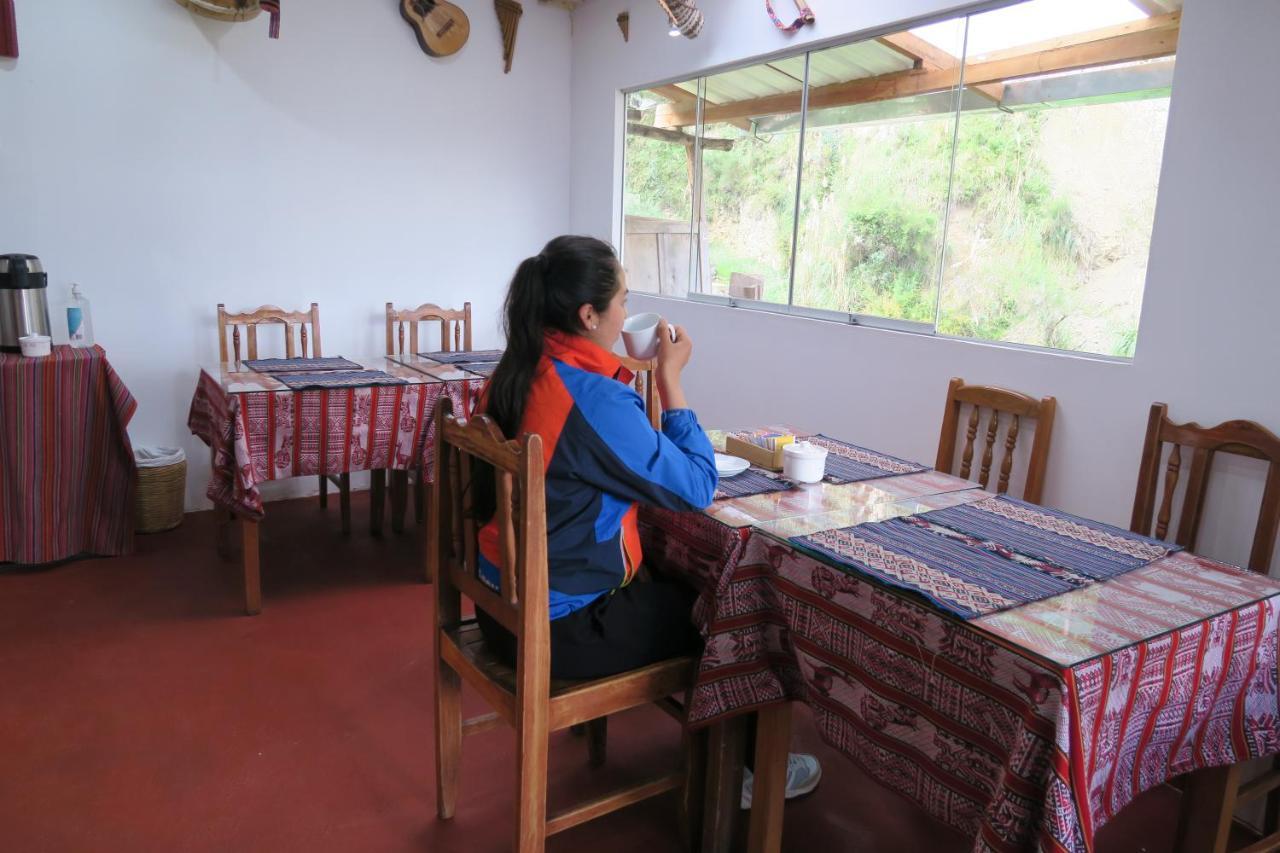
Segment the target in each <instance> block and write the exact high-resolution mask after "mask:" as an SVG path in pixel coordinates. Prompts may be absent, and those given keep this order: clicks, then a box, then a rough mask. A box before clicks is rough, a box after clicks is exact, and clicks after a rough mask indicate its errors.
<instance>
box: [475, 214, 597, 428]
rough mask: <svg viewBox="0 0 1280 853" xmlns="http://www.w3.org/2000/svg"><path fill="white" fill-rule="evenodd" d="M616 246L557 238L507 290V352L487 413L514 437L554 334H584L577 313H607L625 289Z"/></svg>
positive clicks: (524, 263)
mask: <svg viewBox="0 0 1280 853" xmlns="http://www.w3.org/2000/svg"><path fill="white" fill-rule="evenodd" d="M620 269H621V268H620V267H619V266H618V257H617V255H615V254H614V253H613V247H612V246H610V245H609V244H608V243H606V242H604V241H603V240H597V239H595V238H594V237H575V236H565V237H556V238H555V239H554V240H552V241H551V242H550V243H547V245H546V246H544V247H543V248H542V252H541V253H539V254H537V255H535V256H533V257H532V258H525V259H524V260H523V261H521V262H520V266H519V267H518V268H517V269H516V274H515V276H514V277H513V278H512V279H511V287H510V288H509V289H508V290H507V302H506V306H505V307H504V309H503V325H504V328H505V331H506V333H507V350H506V352H505V353H504V354H503V356H502V361H500V362H498V367H497V369H496V370H495V371H494V373H493V379H492V380H491V381H490V383H489V394H488V400H487V404H486V408H485V413H486V414H488V415H489V416H490V417H492V418H493V419H494V420H495V421H496V422H497V424H498V426H499V427H500V428H501V429H502V433H503V435H505V436H507V437H508V438H515V437H516V435H517V433H518V432H519V431H520V424H521V422H522V421H523V420H524V407H525V402H526V401H527V400H528V398H529V389H530V388H531V387H532V386H533V378H534V375H535V374H536V373H537V370H538V362H539V361H540V360H541V358H542V339H543V336H544V335H545V334H546V333H547V331H549V330H556V331H559V332H564V333H565V334H570V335H580V334H582V332H583V331H584V329H583V328H582V320H581V319H580V318H579V315H578V311H579V309H581V308H582V306H583V305H586V304H590V305H591V306H592V307H593V308H595V309H596V311H597V312H599V313H601V314H603V313H604V312H605V311H607V310H608V308H609V303H610V302H612V301H613V297H614V294H616V293H617V292H618V288H619V287H620V286H621V284H622V282H621V278H620V276H619V272H620Z"/></svg>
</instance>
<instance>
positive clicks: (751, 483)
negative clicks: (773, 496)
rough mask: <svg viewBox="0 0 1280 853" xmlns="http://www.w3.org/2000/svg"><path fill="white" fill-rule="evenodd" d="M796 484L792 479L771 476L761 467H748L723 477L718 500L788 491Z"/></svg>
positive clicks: (718, 490) (717, 495)
mask: <svg viewBox="0 0 1280 853" xmlns="http://www.w3.org/2000/svg"><path fill="white" fill-rule="evenodd" d="M795 487H796V486H795V484H794V483H792V482H791V481H790V480H784V479H782V478H781V477H770V476H769V475H768V474H766V473H765V472H764V471H761V470H760V469H759V468H748V469H747V470H745V471H743V472H742V473H741V474H737V475H734V476H732V477H721V478H720V482H719V484H718V485H717V486H716V500H721V499H723V498H745V497H747V496H748V495H767V494H769V493H770V492H787V491H790V490H791V489H794V488H795Z"/></svg>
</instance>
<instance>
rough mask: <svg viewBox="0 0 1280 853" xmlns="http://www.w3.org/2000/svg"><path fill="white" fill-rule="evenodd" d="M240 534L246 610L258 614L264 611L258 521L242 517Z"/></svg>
mask: <svg viewBox="0 0 1280 853" xmlns="http://www.w3.org/2000/svg"><path fill="white" fill-rule="evenodd" d="M240 535H241V537H242V540H243V546H244V548H243V550H244V553H242V554H241V555H240V559H241V561H242V563H243V566H244V612H245V614H246V615H248V616H256V615H258V614H259V613H261V612H262V579H261V576H260V575H259V571H258V522H256V521H252V520H250V519H247V518H245V519H241V521H240Z"/></svg>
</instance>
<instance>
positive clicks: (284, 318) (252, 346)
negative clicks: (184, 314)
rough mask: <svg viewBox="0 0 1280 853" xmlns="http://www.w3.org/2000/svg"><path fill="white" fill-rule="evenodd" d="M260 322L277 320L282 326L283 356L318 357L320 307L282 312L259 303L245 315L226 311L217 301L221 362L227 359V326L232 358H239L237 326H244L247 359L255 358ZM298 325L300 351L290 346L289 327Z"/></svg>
mask: <svg viewBox="0 0 1280 853" xmlns="http://www.w3.org/2000/svg"><path fill="white" fill-rule="evenodd" d="M263 323H278V324H280V325H282V326H284V354H285V358H294V357H295V356H298V355H301V357H302V358H308V357H310V358H319V357H320V354H321V353H320V306H319V305H317V304H316V303H314V302H312V303H311V309H310V310H308V311H286V310H284V309H283V308H277V307H276V306H274V305H263V306H262V307H261V308H258V309H257V310H254V311H250V312H248V313H245V314H230V313H228V312H227V308H226V306H225V305H223V304H222V303H221V302H219V303H218V356H219V359H220V360H221V361H224V362H226V361H230V360H231V359H228V358H227V326H230V327H231V343H232V347H233V350H234V354H235V361H237V362H238V361H240V358H241V355H240V327H241V326H244V327H245V329H246V332H247V335H246V337H247V338H248V342H249V355H248V357H249V358H257V357H258V326H259V325H261V324H263ZM308 325H309V326H311V334H310V336H308V334H307V326H308ZM294 326H297V327H298V338H299V342H300V344H301V347H302V349H301V352H299V351H298V350H295V349H294V346H293V327H294ZM308 340H310V343H311V349H310V351H308V349H307V342H308Z"/></svg>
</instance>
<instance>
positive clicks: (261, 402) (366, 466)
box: [187, 370, 484, 520]
mask: <svg viewBox="0 0 1280 853" xmlns="http://www.w3.org/2000/svg"><path fill="white" fill-rule="evenodd" d="M483 384H484V380H481V379H466V380H458V381H451V382H429V383H422V384H404V385H384V386H372V387H369V386H366V387H360V388H333V389H324V390H301V391H267V390H263V391H238V392H228V391H227V390H226V389H225V388H224V387H223V386H222V384H221V383H220V382H219V381H218V379H216V378H214V377H213V376H211V375H210V374H209V373H208V372H207V371H203V370H202V371H201V372H200V379H199V381H198V382H197V384H196V390H195V394H194V396H193V397H192V399H191V410H190V413H189V414H188V417H187V426H188V427H189V428H190V430H191V432H192V434H193V435H195V436H197V437H198V438H200V439H202V440H203V441H204V442H205V444H208V445H209V446H210V448H211V449H212V450H211V454H212V473H211V476H210V479H209V488H208V490H207V491H206V495H207V496H208V498H209V499H210V500H211V501H213V502H214V503H215V504H216V505H218V506H221V507H225V508H226V509H229V510H231V511H232V512H234V513H236V514H238V515H241V516H243V517H245V518H249V519H253V520H259V519H261V518H262V515H263V507H262V493H261V490H260V486H261V484H262V483H264V482H268V481H271V480H283V479H287V478H289V477H302V476H312V475H317V474H341V473H343V472H348V471H373V470H378V469H398V470H409V469H417V468H418V467H419V466H422V467H423V469H424V470H425V473H426V475H427V477H428V478H429V477H430V475H431V466H432V457H433V454H432V453H431V452H430V448H431V447H432V446H433V442H434V437H435V436H434V433H435V421H434V419H433V417H432V416H433V414H434V412H435V407H436V403H437V402H438V401H439V400H440V399H441V397H443V396H446V395H447V396H448V397H449V398H450V399H451V400H452V401H453V410H454V411H455V412H469V411H470V409H471V406H472V405H473V404H474V400H475V399H476V396H477V395H478V394H479V392H480V389H481V388H482V387H483Z"/></svg>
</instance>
